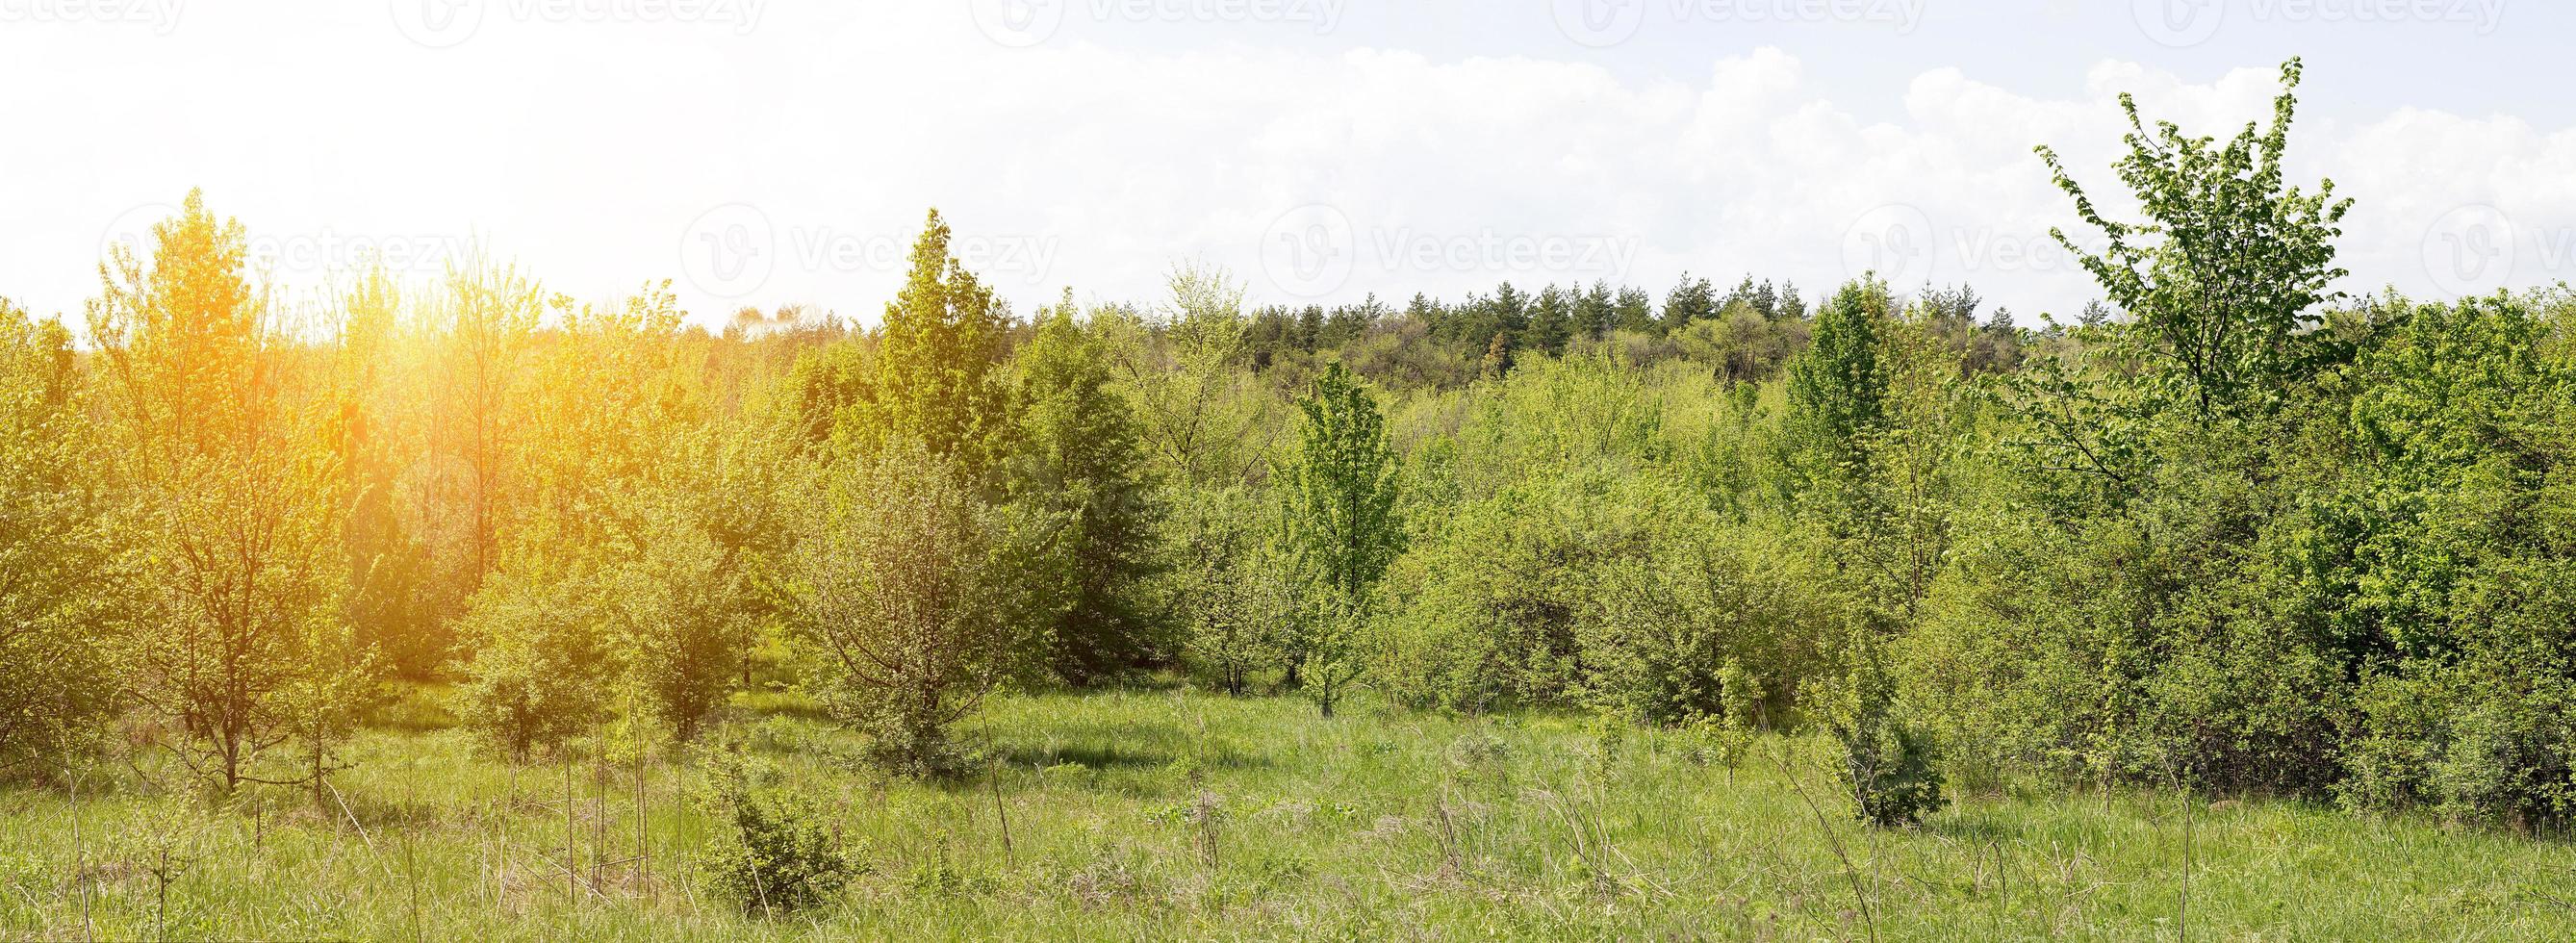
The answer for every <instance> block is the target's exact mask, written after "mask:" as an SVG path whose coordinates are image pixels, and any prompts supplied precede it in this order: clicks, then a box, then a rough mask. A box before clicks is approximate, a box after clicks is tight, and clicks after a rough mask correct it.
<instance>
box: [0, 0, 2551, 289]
mask: <svg viewBox="0 0 2576 943" xmlns="http://www.w3.org/2000/svg"><path fill="white" fill-rule="evenodd" d="M2571 35H2576V4H2564V3H2542V2H2538V0H2083V2H2077V0H1989V2H1967V0H1519V2H1490V0H1489V2H1467V0H1379V2H1370V0H903V2H899V3H898V2H894V0H857V2H851V0H843V2H835V3H822V2H815V3H800V2H791V0H390V2H382V0H376V2H370V0H351V2H321V0H267V2H230V3H218V2H215V0H0V83H5V86H6V87H7V88H9V89H11V90H12V93H11V94H8V95H0V297H9V298H13V299H15V300H17V301H19V302H20V303H22V304H24V305H25V306H26V307H28V308H30V309H32V310H34V311H35V312H37V313H38V314H40V315H42V314H48V313H61V314H64V315H65V316H67V317H68V318H71V319H73V320H77V319H78V317H79V313H80V311H81V307H82V304H83V302H84V299H87V298H90V297H93V296H95V295H96V294H98V284H99V276H98V271H97V266H98V260H99V259H100V258H101V256H102V254H103V253H104V252H105V251H107V248H108V247H109V246H113V245H117V244H120V243H125V244H132V243H133V242H134V241H135V240H138V239H140V238H142V236H143V234H144V233H146V232H147V231H148V229H149V226H150V225H151V223H152V222H153V221H154V220H157V219H159V218H162V217H165V216H167V215H169V214H170V213H171V212H172V209H173V207H175V206H176V205H177V204H178V203H179V202H180V200H181V199H182V198H183V197H184V196H185V194H186V193H187V192H188V191H189V189H190V188H203V189H204V191H205V194H206V199H207V202H208V205H209V206H210V207H211V208H212V209H213V210H215V211H216V212H217V213H219V214H222V215H227V216H232V217H236V218H238V219H240V220H241V221H242V222H243V224H244V225H245V226H246V227H247V229H248V231H249V233H250V241H251V249H252V254H253V256H254V257H255V258H256V259H257V260H259V265H260V267H261V269H262V272H263V276H262V277H263V278H264V279H266V280H267V281H268V283H269V284H270V285H272V287H273V289H274V290H275V291H276V292H278V293H279V295H280V296H281V297H286V298H323V297H328V295H329V293H330V292H331V291H333V290H334V288H335V286H339V285H345V284H346V283H347V282H348V281H349V278H350V273H351V272H352V271H354V270H357V269H359V268H361V267H363V266H365V265H367V264H370V263H371V262H374V261H381V262H382V264H384V265H385V266H386V267H388V268H390V269H391V270H393V271H394V272H395V274H397V275H398V276H401V277H404V278H406V279H408V280H411V281H413V282H415V283H417V284H422V285H427V284H430V283H433V282H435V281H436V280H437V279H439V278H440V277H442V275H443V273H445V272H446V271H447V270H448V269H449V268H450V267H451V266H456V265H473V264H487V263H494V262H507V263H513V264H516V265H517V266H518V267H519V269H520V270H521V271H522V272H526V273H529V274H532V275H533V276H535V277H536V278H538V279H540V280H542V281H543V283H544V284H545V286H546V288H547V289H548V290H549V291H550V292H560V293H563V294H567V295H570V296H573V297H575V298H578V299H582V300H591V301H603V302H605V301H611V300H614V299H616V298H618V297H621V296H623V295H627V294H631V293H633V292H635V291H637V290H639V289H641V288H642V287H644V286H647V285H651V284H654V283H658V282H660V281H662V280H664V279H669V280H671V282H672V290H673V291H674V292H675V293H677V294H678V296H679V298H680V300H681V302H682V303H683V304H684V305H685V306H686V307H688V308H689V310H690V311H691V312H692V313H693V316H695V317H697V318H698V319H700V320H702V321H707V322H713V321H716V320H719V319H721V318H722V317H723V316H724V315H726V314H728V313H730V312H732V311H733V310H735V309H737V308H740V307H743V306H754V307H759V308H763V309H775V308H777V307H778V306H781V305H786V304H803V305H806V306H808V307H810V308H813V309H820V310H829V311H834V312H837V313H839V314H841V315H843V316H846V317H851V318H855V319H859V320H862V321H872V320H874V319H875V318H876V317H878V316H879V315H880V314H881V312H882V310H883V307H884V304H885V302H886V301H887V300H888V299H889V298H891V297H892V295H893V293H894V291H895V289H896V287H897V286H898V285H899V284H900V282H901V280H902V276H903V272H902V269H903V266H904V264H905V261H906V259H905V256H906V252H907V250H908V248H909V246H910V243H911V241H912V239H913V237H914V236H915V235H916V234H917V233H918V232H919V230H920V228H921V225H922V221H923V218H924V214H925V213H926V211H927V210H928V209H930V208H932V207H936V208H938V209H939V211H940V212H941V213H942V214H943V216H945V217H946V219H947V220H948V221H949V223H950V224H951V225H952V226H953V227H954V229H955V233H956V241H955V243H954V245H953V248H954V249H955V250H956V253H957V254H958V255H959V256H960V257H961V258H962V259H963V260H964V261H965V262H966V263H967V264H968V265H969V266H970V267H971V268H973V269H975V270H976V271H978V272H979V273H980V274H982V276H983V277H984V278H985V280H986V281H987V282H988V283H989V284H991V285H993V286H994V287H995V288H996V289H997V290H999V291H1000V292H1001V293H1002V294H1003V295H1004V296H1005V297H1007V298H1008V299H1010V300H1011V302H1012V303H1013V305H1014V306H1015V308H1016V309H1017V310H1019V311H1022V312H1027V311H1029V310H1032V309H1033V308H1034V306H1035V305H1038V304H1041V303H1045V302H1049V301H1052V300H1053V299H1055V298H1056V297H1058V296H1059V295H1060V294H1061V293H1062V292H1064V291H1066V290H1068V289H1070V290H1071V291H1072V292H1073V293H1074V294H1075V296H1076V297H1077V298H1079V299H1081V300H1083V301H1085V302H1090V303H1100V302H1113V301H1127V302H1136V303H1140V304H1150V303H1152V302H1153V301H1154V300H1156V299H1157V298H1158V297H1160V296H1161V295H1162V293H1163V288H1162V286H1163V283H1164V279H1165V277H1166V275H1167V274H1168V273H1169V272H1170V271H1171V270H1172V268H1173V267H1174V266H1175V265H1177V264H1182V263H1185V262H1205V263H1211V264H1215V265H1219V266H1223V267H1225V268H1226V269H1228V270H1230V271H1231V272H1233V273H1234V274H1235V275H1236V276H1238V277H1240V278H1241V279H1242V280H1243V281H1244V282H1245V284H1246V286H1247V288H1248V290H1249V298H1250V301H1251V302H1252V303H1254V304H1267V303H1281V304H1298V305H1302V304H1306V303H1322V304H1335V303H1342V302H1353V301H1358V300H1360V299H1362V298H1364V297H1366V296H1368V295H1371V294H1374V295H1376V296H1378V297H1379V298H1380V299H1381V300H1385V301H1388V302H1390V303H1394V304H1400V303H1401V302H1402V301H1403V300H1404V299H1406V298H1409V297H1411V296H1412V295H1413V294H1415V293H1416V292H1424V293H1429V294H1431V295H1433V296H1435V297H1446V298H1453V299H1454V298H1458V297H1463V296H1464V295H1465V293H1467V292H1470V291H1490V290H1492V289H1493V287H1494V286H1495V285H1496V284H1498V283H1500V282H1502V281H1505V280H1510V281H1512V282H1513V283H1515V284H1516V285H1518V286H1520V287H1523V288H1532V287H1534V286H1537V285H1541V284H1549V283H1558V284H1562V283H1568V282H1584V283H1589V282H1592V281H1595V280H1608V281H1610V282H1612V283H1614V284H1634V285H1640V286H1644V287H1647V288H1650V289H1653V290H1654V291H1656V292H1657V293H1658V294H1659V295H1660V294H1661V292H1662V291H1663V290H1665V289H1666V288H1669V287H1670V286H1671V285H1673V284H1674V283H1675V282H1676V281H1677V280H1678V279H1680V278H1682V277H1683V276H1684V274H1685V273H1690V274H1692V275H1694V276H1703V277H1708V278H1711V279H1714V280H1716V281H1718V282H1720V283H1732V282H1733V281H1735V280H1736V279H1738V278H1740V277H1742V276H1744V275H1746V274H1752V275H1755V276H1757V277H1760V278H1765V279H1775V280H1786V281H1794V282H1795V283H1796V284H1797V285H1798V286H1799V287H1800V288H1801V290H1802V291H1803V292H1804V293H1805V294H1806V295H1807V296H1809V297H1814V296H1816V295H1818V294H1821V293H1822V292H1824V291H1827V290H1830V289H1831V287H1832V286H1834V285H1836V284H1838V283H1840V282H1842V281H1845V280H1847V279H1850V278H1853V277H1856V276H1860V275H1862V274H1864V273H1876V274H1878V275H1879V276H1881V277H1884V278H1886V279H1887V280H1888V281H1889V282H1890V283H1891V284H1893V285H1894V286H1896V287H1897V288H1898V289H1900V290H1910V289H1913V288H1918V287H1921V286H1923V285H1927V284H1939V285H1952V284H1968V285H1971V286H1973V287H1974V288H1975V289H1976V290H1977V291H1978V292H1979V293H1980V294H1981V295H1982V296H1984V297H1985V299H1986V300H1987V301H1988V303H1989V304H1992V305H1999V306H2003V307H2007V308H2010V309H2011V310H2013V311H2014V312H2016V314H2017V315H2020V316H2022V317H2023V318H2024V323H2031V321H2032V320H2034V319H2035V316H2036V315H2038V314H2040V313H2050V312H2053V313H2056V314H2059V315H2071V314H2072V313H2073V312H2075V311H2076V310H2078V309H2080V308H2081V307H2082V306H2083V304H2084V303H2085V302H2086V301H2087V300H2090V299H2092V298H2094V297H2096V296H2097V293H2096V292H2094V291H2093V290H2092V288H2091V283H2090V280H2089V278H2088V277H2087V276H2086V275H2085V274H2084V272H2083V271H2082V270H2081V268H2080V266H2078V265H2077V264H2076V261H2075V259H2074V257H2073V256H2072V255H2070V254H2069V253H2067V252H2065V251H2064V250H2063V249H2061V248H2060V247H2058V245H2057V244H2056V242H2055V241H2054V240H2053V239H2052V238H2051V236H2050V235H2049V230H2050V227H2052V226H2064V227H2067V228H2068V229H2069V231H2070V235H2072V236H2074V237H2075V238H2076V240H2077V241H2078V243H2079V245H2085V244H2090V243H2091V242H2092V241H2093V240H2092V238H2091V237H2090V236H2089V235H2088V234H2087V233H2084V232H2083V231H2081V230H2080V228H2079V227H2078V226H2077V221H2076V220H2075V218H2074V213H2073V210H2072V206H2071V204H2070V202H2069V200H2068V199H2067V197H2066V196H2065V195H2064V194H2062V193H2060V192H2058V191H2057V190H2056V189H2055V188H2054V187H2053V186H2052V185H2051V184H2050V182H2049V178H2048V174H2047V171H2046V168H2045V167H2044V166H2043V165H2042V164H2041V162H2040V160H2039V159H2038V157H2036V156H2035V155H2034V153H2033V151H2032V148H2033V146H2034V145H2039V144H2048V145H2052V146H2054V147H2056V148H2057V150H2058V151H2059V152H2060V153H2061V154H2062V155H2064V157H2065V158H2066V161H2067V163H2068V165H2069V167H2070V168H2071V169H2072V170H2073V172H2074V173H2075V174H2076V175H2077V177H2078V178H2079V179H2080V180H2081V181H2082V182H2084V183H2085V184H2087V185H2088V186H2089V188H2090V189H2091V190H2092V191H2093V192H2094V193H2095V194H2096V195H2097V196H2100V197H2104V198H2105V201H2104V202H2105V203H2106V205H2108V206H2111V207H2113V208H2115V209H2117V208H2121V207H2123V205H2124V201H2122V200H2120V199H2118V198H2116V197H2115V194H2117V193H2119V192H2120V187H2119V181H2118V179H2117V178H2116V177H2115V176H2114V175H2113V174H2112V172H2111V169H2110V163H2111V161H2112V160H2113V159H2114V158H2115V157H2116V156H2117V155H2118V152H2119V150H2120V147H2121V145H2120V135H2121V133H2122V131H2123V130H2124V125H2123V119H2122V117H2121V115H2120V112H2119V110H2118V106H2117V104H2116V101H2117V96H2118V95H2119V94H2120V93H2122V92H2131V93H2134V94H2135V95H2136V97H2137V100H2138V102H2139V103H2140V105H2141V107H2142V109H2143V111H2144V112H2145V114H2146V116H2147V118H2148V120H2150V121H2154V120H2172V121H2174V122H2177V123H2178V124H2180V125H2182V126H2183V127H2184V128H2185V129H2187V130H2190V131H2193V132H2195V133H2205V134H2212V135H2218V136H2222V137H2223V136H2226V135H2229V134H2232V133H2234V131H2235V130H2236V129H2238V128H2240V127H2242V126H2243V124H2244V123H2245V122H2247V121H2251V120H2256V119H2258V118H2262V117H2265V116H2266V115H2268V112H2269V103H2270V100H2271V98H2272V96H2273V95H2274V94H2275V93H2276V92H2277V79H2278V73H2279V66H2280V63H2281V62H2282V61H2283V60H2285V59H2288V58H2290V57H2292V56H2299V57H2302V58H2303V59H2304V61H2305V63H2306V65H2307V82H2306V84H2305V85H2304V86H2303V87H2302V88H2301V90H2300V99H2301V108H2302V111H2301V114H2300V120H2299V124H2298V128H2297V131H2296V133H2295V134H2294V135H2293V138H2292V144H2291V154H2290V165H2291V170H2292V179H2293V180H2295V181H2299V182H2301V183H2303V184H2304V185H2308V186H2314V185H2315V183H2316V181H2318V180H2319V179H2320V178H2331V179H2332V180H2333V181H2334V183H2335V186H2336V192H2337V193H2339V194H2342V195H2346V196H2350V197H2352V198H2354V199H2355V200H2356V203H2355V206H2354V208H2353V210H2352V213H2351V215H2350V216H2349V217H2347V219H2346V221H2345V226H2344V237H2343V240H2342V242H2341V247H2342V254H2341V256H2340V257H2339V260H2338V261H2339V263H2340V264H2341V265H2342V266H2343V267H2345V268H2347V269H2349V270H2350V271H2351V272H2352V275H2351V276H2350V277H2349V278H2347V279H2346V280H2345V281H2344V283H2343V285H2342V287H2343V288H2344V289H2346V290H2347V291H2351V292H2354V293H2356V294H2358V293H2368V292H2374V291H2379V290H2383V289H2394V290H2397V291H2400V292H2403V293H2405V294H2408V295H2410V296H2416V297H2444V296H2456V295H2460V294H2464V293H2473V292H2485V291H2491V290H2494V289H2496V288H2499V287H2507V286H2511V287H2528V286H2539V285H2548V284H2553V283H2555V282H2557V281H2559V280H2561V279H2565V278H2569V277H2570V272H2571V271H2576V95H2571V94H2569V91H2570V87H2571V84H2576V80H2571V79H2569V78H2568V73H2567V72H2566V70H2565V67H2564V62H2563V60H2562V59H2561V58H2560V56H2562V55H2563V54H2564V53H2563V52H2562V51H2561V49H2560V48H2559V47H2562V46H2563V45H2564V41H2565V38H2566V37H2568V36H2571Z"/></svg>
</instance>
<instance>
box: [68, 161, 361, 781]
mask: <svg viewBox="0 0 2576 943" xmlns="http://www.w3.org/2000/svg"><path fill="white" fill-rule="evenodd" d="M152 235H153V241H154V247H153V256H152V259H151V260H150V264H149V267H148V268H147V267H146V263H145V262H144V260H142V259H140V258H138V257H136V256H135V255H134V254H133V253H131V252H129V251H127V250H126V249H125V248H124V247H122V246H120V247H118V248H117V250H116V253H115V255H114V256H113V258H112V259H111V260H110V261H109V262H108V263H107V264H105V265H102V266H101V274H102V276H103V277H104V281H105V282H106V286H105V292H104V295H103V297H101V298H100V299H98V300H96V301H94V302H92V303H91V307H90V333H91V336H92V337H94V338H96V339H97V341H98V343H99V348H100V353H101V355H102V357H103V359H104V360H105V362H106V364H107V372H108V375H109V378H110V383H109V387H110V389H111V390H112V391H113V394H112V395H113V403H114V406H115V408H116V411H117V413H118V414H119V415H120V416H121V418H122V419H123V420H124V421H123V423H122V424H121V427H120V430H119V431H120V433H121V435H122V436H123V438H122V439H121V440H120V441H118V442H117V450H116V452H117V454H118V455H119V457H120V458H121V460H122V462H123V467H122V469H121V472H122V477H123V479H124V481H125V482H126V483H127V484H129V485H130V486H131V487H132V488H133V489H134V493H133V504H132V506H133V507H134V508H136V509H137V513H138V515H139V517H140V520H139V521H138V522H137V526H138V529H139V531H140V532H141V533H143V534H146V535H148V538H149V546H148V547H147V548H146V549H145V554H146V556H147V559H148V560H149V561H150V563H149V564H148V566H149V568H150V569H149V571H148V572H149V575H148V577H147V578H148V579H149V584H148V585H149V588H150V590H151V593H150V595H149V597H148V600H147V602H146V606H147V607H148V611H147V612H146V614H145V615H144V618H145V619H146V620H147V625H146V627H145V628H144V629H143V630H142V631H140V632H138V633H137V634H136V637H135V639H134V641H135V643H136V644H135V647H134V652H135V659H136V660H135V663H134V671H135V675H134V678H133V685H132V688H133V691H134V693H135V695H136V697H137V698H139V699H140V700H141V701H142V702H143V703H144V704H146V705H147V706H149V707H150V708H151V709H153V710H154V711H156V712H158V713H160V714H161V715H162V716H163V717H164V718H166V719H167V720H168V721H169V724H168V726H167V727H166V728H164V729H166V730H168V731H169V732H170V736H169V737H168V738H167V739H165V740H164V741H163V742H164V745H166V746H168V747H170V748H171V750H172V752H173V753H174V754H175V755H177V756H178V757H179V758H180V759H181V760H182V761H183V762H184V763H185V764H186V765H187V766H188V767H189V768H190V769H191V770H193V771H195V772H196V773H197V774H199V775H200V776H202V777H205V778H207V779H209V780H211V781H212V782H213V783H214V784H215V785H216V786H218V787H220V788H222V789H224V790H227V791H229V790H231V789H233V788H234V787H236V786H238V785H239V784H240V783H242V782H243V781H245V780H259V781H268V782H281V781H296V782H303V781H308V780H315V781H318V775H319V773H321V772H323V771H324V769H323V766H324V764H322V763H321V762H320V758H321V757H322V756H323V755H324V754H325V753H326V752H327V750H328V747H329V744H328V743H327V742H324V741H326V740H328V739H330V738H331V736H332V735H334V734H336V733H337V732H339V731H342V730H345V729H346V726H347V722H348V720H349V719H350V718H351V717H353V716H354V714H355V713H356V711H357V710H359V709H360V708H362V707H364V706H365V703H366V701H367V694H368V692H369V691H370V690H371V685H372V681H373V662H372V659H370V658H369V657H368V656H367V655H366V653H365V652H363V651H361V650H360V649H359V647H358V645H357V642H356V639H355V637H354V635H353V633H352V632H351V630H350V627H349V625H348V623H347V620H346V618H345V615H346V613H345V610H344V608H343V606H342V602H341V596H340V594H341V592H342V591H343V589H344V588H345V586H346V585H347V581H346V578H345V575H344V574H343V573H342V572H341V570H340V568H341V567H342V566H343V565H344V564H345V562H346V561H345V558H344V557H343V556H342V555H341V551H340V545H339V542H338V541H337V540H336V539H335V538H336V537H337V535H338V534H339V533H340V532H341V525H340V521H341V517H342V515H343V514H344V513H345V502H346V495H345V493H344V491H345V489H343V488H342V487H341V478H340V476H339V475H338V473H337V472H336V471H335V470H334V469H333V468H332V467H331V465H332V458H333V456H332V452H331V450H330V449H329V448H328V447H327V446H328V437H327V435H326V433H325V426H324V424H323V423H322V422H321V421H320V417H319V416H318V415H317V413H318V412H319V410H318V409H316V408H315V407H314V405H313V404H314V403H315V402H316V401H317V400H318V399H319V397H318V396H316V395H315V394H314V392H313V391H312V389H311V387H312V386H313V385H315V384H314V382H313V377H312V376H310V375H309V374H308V373H305V372H299V371H298V370H297V369H296V368H297V366H298V365H299V361H298V359H297V358H296V357H295V356H294V355H293V354H294V351H293V345H294V341H293V339H292V338H291V337H290V336H289V335H288V334H287V333H286V331H285V330H284V329H283V328H282V327H281V326H280V325H279V324H278V323H277V322H276V321H275V320H273V319H272V318H271V316H270V313H269V311H268V310H267V309H266V307H265V306H264V305H263V304H262V303H261V302H260V301H259V300H258V299H257V297H256V296H255V295H254V294H253V292H252V291H251V289H250V285H249V283H248V282H247V281H246V280H245V278H244V274H243V268H244V258H245V255H246V253H247V251H248V249H247V239H246V237H245V235H244V231H243V229H242V226H241V224H240V223H239V222H236V221H229V220H227V221H222V222H218V221H217V219H216V218H215V216H214V215H213V214H211V213H209V212H207V211H206V208H205V201H204V198H203V196H202V195H201V194H198V193H195V192H191V193H189V195H188V198H187V201H186V203H185V204H184V206H183V207H182V209H181V211H180V214H179V215H178V216H177V217H174V218H172V219H170V220H167V221H164V222H162V223H159V224H156V225H154V226H153V229H152ZM299 734H301V735H303V739H304V741H305V743H304V746H305V747H307V748H308V751H309V754H310V755H311V756H312V757H314V758H315V759H316V762H315V764H314V765H313V766H312V767H310V768H308V769H309V770H310V771H309V772H307V773H302V774H298V775H295V776H293V777H289V778H285V779H281V778H280V777H286V776H287V774H285V773H273V772H269V771H266V770H264V769H261V768H258V767H256V766H255V764H256V763H257V761H258V760H259V759H260V758H261V756H262V755H263V754H264V753H265V752H266V751H268V750H269V749H270V748H272V747H276V746H279V745H282V744H285V743H287V742H288V741H290V740H294V739H297V738H298V735H299Z"/></svg>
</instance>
